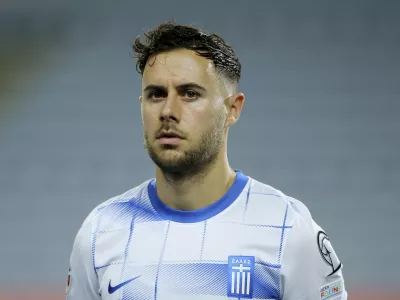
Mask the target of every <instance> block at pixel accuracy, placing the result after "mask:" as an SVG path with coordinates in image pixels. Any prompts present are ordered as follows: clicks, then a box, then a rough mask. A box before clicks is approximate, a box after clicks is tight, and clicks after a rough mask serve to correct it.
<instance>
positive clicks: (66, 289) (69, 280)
mask: <svg viewBox="0 0 400 300" xmlns="http://www.w3.org/2000/svg"><path fill="white" fill-rule="evenodd" d="M70 286H71V268H69V270H68V279H67V286H66V287H65V294H68V291H69V287H70Z"/></svg>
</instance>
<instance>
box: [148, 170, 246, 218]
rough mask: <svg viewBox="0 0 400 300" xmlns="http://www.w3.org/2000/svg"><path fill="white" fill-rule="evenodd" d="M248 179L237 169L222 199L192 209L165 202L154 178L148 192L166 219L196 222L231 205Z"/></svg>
mask: <svg viewBox="0 0 400 300" xmlns="http://www.w3.org/2000/svg"><path fill="white" fill-rule="evenodd" d="M247 181H248V177H247V176H245V175H244V174H243V173H242V172H240V171H239V170H236V179H235V181H234V182H233V184H232V186H231V187H230V189H229V190H228V191H227V193H226V194H225V195H224V196H223V197H222V198H221V199H219V200H218V201H217V202H215V203H213V204H211V205H209V206H207V207H204V208H201V209H197V210H190V211H183V210H176V209H172V208H170V207H169V206H167V205H166V204H164V203H163V202H162V201H161V200H160V198H159V197H158V195H157V188H156V181H155V180H152V181H151V182H150V184H149V185H148V193H149V198H150V201H151V203H152V205H153V207H154V209H155V210H156V211H157V212H158V213H159V214H160V215H161V216H162V217H163V218H164V219H166V220H170V221H175V222H179V223H195V222H201V221H204V220H207V219H209V218H212V217H214V216H215V215H217V214H219V213H220V212H222V211H223V210H225V209H226V208H227V207H229V206H230V205H231V204H232V203H233V202H234V201H235V200H236V199H237V198H238V197H239V195H240V194H241V193H242V191H243V189H244V188H245V186H246V184H247Z"/></svg>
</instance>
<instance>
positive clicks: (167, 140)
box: [157, 132, 183, 145]
mask: <svg viewBox="0 0 400 300" xmlns="http://www.w3.org/2000/svg"><path fill="white" fill-rule="evenodd" d="M157 140H158V141H159V142H160V143H161V144H163V145H176V144H178V143H179V142H180V141H181V140H183V137H182V136H180V135H179V134H177V133H175V132H161V133H160V134H159V135H158V136H157Z"/></svg>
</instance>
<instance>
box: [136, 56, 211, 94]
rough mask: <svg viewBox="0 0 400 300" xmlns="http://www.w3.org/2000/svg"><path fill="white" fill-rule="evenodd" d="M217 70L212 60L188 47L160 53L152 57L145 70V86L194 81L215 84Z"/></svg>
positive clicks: (201, 83) (143, 82) (204, 84)
mask: <svg viewBox="0 0 400 300" xmlns="http://www.w3.org/2000/svg"><path fill="white" fill-rule="evenodd" d="M216 75H217V74H216V72H215V68H214V64H213V63H212V61H210V60H208V59H206V58H204V57H201V56H199V55H198V54H197V53H196V52H194V51H191V50H186V49H182V50H181V49H179V50H173V51H169V52H165V53H159V54H157V55H154V56H152V57H150V58H149V59H148V61H147V64H146V67H145V69H144V72H143V80H142V84H143V86H146V85H148V84H157V85H169V84H173V85H179V84H182V83H187V82H194V83H197V84H200V85H203V86H207V85H208V86H209V85H215V82H216V78H217V77H216Z"/></svg>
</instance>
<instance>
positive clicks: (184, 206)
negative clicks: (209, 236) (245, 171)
mask: <svg viewBox="0 0 400 300" xmlns="http://www.w3.org/2000/svg"><path fill="white" fill-rule="evenodd" d="M235 178H236V173H235V171H234V170H232V169H231V168H230V166H229V163H228V160H227V158H224V159H221V160H217V161H216V163H215V164H213V165H212V166H210V168H209V169H208V170H207V172H205V173H203V174H199V176H198V178H196V177H192V178H191V179H189V180H185V181H179V182H176V183H174V182H170V181H169V180H168V181H167V180H166V178H165V176H164V174H163V172H162V171H161V170H160V169H159V168H157V171H156V180H157V194H158V196H159V198H160V199H161V201H162V202H164V203H165V204H166V205H168V206H169V207H171V208H174V209H178V210H196V209H200V208H203V207H206V206H208V205H210V204H212V203H214V202H216V201H218V200H219V199H220V198H221V197H222V196H223V195H224V194H225V193H226V192H227V191H228V189H229V188H230V187H231V186H232V184H233V182H234V181H235Z"/></svg>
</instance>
